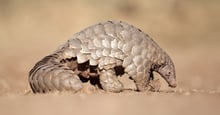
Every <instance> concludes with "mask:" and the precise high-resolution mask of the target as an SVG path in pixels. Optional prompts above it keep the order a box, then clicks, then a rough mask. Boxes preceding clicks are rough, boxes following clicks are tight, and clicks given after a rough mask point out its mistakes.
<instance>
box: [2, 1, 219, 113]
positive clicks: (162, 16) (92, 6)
mask: <svg viewBox="0 0 220 115" xmlns="http://www.w3.org/2000/svg"><path fill="white" fill-rule="evenodd" d="M219 3H220V2H219V1H217V0H213V1H206V0H184V1H180V0H168V1H164V0H154V1H149V0H135V1H134V0H120V1H119V0H111V1H110V0H109V1H107V0H103V1H102V0H94V1H89V0H74V1H70V0H69V1H65V2H62V1H59V0H54V1H49V0H48V1H43V0H42V1H28V0H21V1H18V0H0V52H1V54H0V115H13V114H16V115H31V114H33V115H43V114H45V115H46V114H47V115H48V114H53V115H60V114H63V115H65V114H90V115H93V114H94V115H95V114H106V115H122V114H125V115H134V114H136V115H145V114H156V115H157V114H158V115H161V114H164V115H177V114H178V115H185V114H187V115H189V114H191V115H194V114H198V115H207V114H210V115H219V114H220V109H219V107H220V76H219V74H218V71H219V68H220V60H219V59H220V53H219V51H220V40H219V37H220V34H219V31H220V14H219V13H218V11H219V5H220V4H219ZM109 19H113V20H123V21H125V22H128V23H130V24H133V25H135V26H137V27H139V28H141V29H142V30H143V31H145V32H146V33H148V34H149V35H150V36H151V37H153V38H154V40H155V41H156V42H157V43H158V44H159V45H160V46H161V47H162V48H163V49H164V50H166V51H167V52H168V54H170V56H171V58H172V59H173V61H174V63H175V66H176V74H177V80H178V87H177V88H175V89H170V88H169V87H167V84H166V83H165V82H164V80H163V79H161V77H160V76H159V75H157V74H156V76H157V78H158V79H160V81H161V82H162V88H161V90H160V92H135V91H133V90H132V89H134V88H135V87H134V84H133V82H131V81H129V80H127V79H126V78H120V79H121V80H122V81H123V82H124V83H125V85H126V88H127V90H126V91H124V92H122V93H106V92H103V91H100V90H99V91H96V90H93V89H92V88H91V87H89V86H88V87H87V89H85V90H84V91H82V92H79V93H77V94H72V93H52V94H33V93H32V92H31V90H30V87H29V84H28V81H27V78H28V71H29V70H30V69H31V68H32V67H33V65H34V64H35V63H36V62H37V61H38V60H40V59H41V58H42V57H43V56H46V55H48V54H50V53H51V52H53V51H54V50H55V49H56V47H57V46H58V45H59V44H61V43H63V42H65V41H66V40H67V39H68V38H69V37H70V36H72V34H73V33H76V32H78V31H80V30H82V29H83V28H85V27H87V26H89V25H91V24H94V23H97V22H100V21H105V20H109Z"/></svg>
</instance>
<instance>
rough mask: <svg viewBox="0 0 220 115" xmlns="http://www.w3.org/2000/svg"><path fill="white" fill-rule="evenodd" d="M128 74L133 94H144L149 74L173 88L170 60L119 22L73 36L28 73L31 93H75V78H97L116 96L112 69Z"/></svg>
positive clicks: (117, 83)
mask: <svg viewBox="0 0 220 115" xmlns="http://www.w3.org/2000/svg"><path fill="white" fill-rule="evenodd" d="M118 67H119V68H121V69H122V70H123V72H122V73H121V74H128V75H129V76H130V77H131V78H132V79H133V80H134V82H135V85H136V87H137V90H139V91H145V90H147V86H148V84H149V82H150V80H151V79H152V78H153V71H155V72H158V73H159V74H160V75H161V76H162V77H163V78H164V79H165V80H166V81H167V83H168V84H169V86H170V87H176V75H175V68H174V64H173V62H172V60H171V58H170V57H169V56H168V54H167V53H166V52H165V51H163V50H162V49H161V48H160V47H159V46H158V45H157V44H156V43H155V42H154V40H153V39H151V38H150V37H149V36H148V35H147V34H146V33H144V32H142V31H141V30H140V29H138V28H136V27H134V26H132V25H130V24H127V23H125V22H122V21H106V22H102V23H98V24H95V25H93V26H90V27H88V28H86V29H84V30H82V31H80V32H78V33H76V34H74V35H73V37H72V38H70V39H69V40H68V41H67V42H66V43H64V44H62V45H61V46H60V47H59V48H58V49H57V50H56V51H55V52H54V53H52V54H51V55H48V56H46V57H44V58H43V59H42V60H40V61H39V62H37V63H36V64H35V66H34V67H33V68H32V70H31V71H30V72H29V84H30V86H31V89H32V91H33V92H34V93H45V92H52V91H72V92H77V91H80V90H81V89H82V88H83V84H82V81H81V80H80V78H79V76H82V77H84V78H90V77H98V78H99V82H100V84H101V87H102V88H103V89H104V90H106V91H111V92H120V91H122V90H123V84H122V83H121V82H120V81H119V80H118V78H117V76H118V74H117V73H116V71H117V70H116V68H118Z"/></svg>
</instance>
